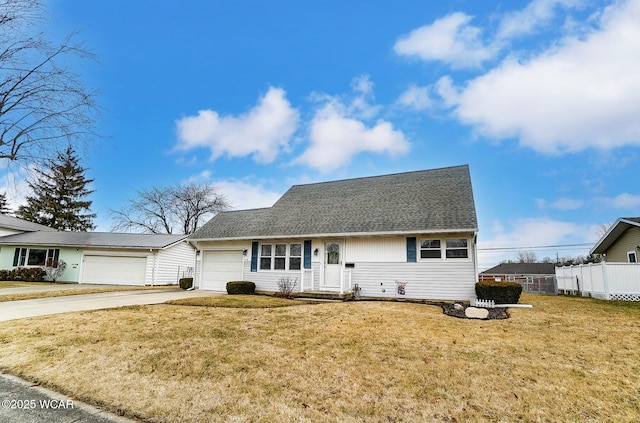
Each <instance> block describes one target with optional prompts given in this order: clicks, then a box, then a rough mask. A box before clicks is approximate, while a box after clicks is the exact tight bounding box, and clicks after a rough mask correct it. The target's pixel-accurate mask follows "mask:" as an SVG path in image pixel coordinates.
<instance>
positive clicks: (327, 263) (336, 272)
mask: <svg viewBox="0 0 640 423" xmlns="http://www.w3.org/2000/svg"><path fill="white" fill-rule="evenodd" d="M341 247H342V246H341V244H340V243H339V242H326V243H325V244H324V285H323V286H324V287H325V288H340V270H341V269H340V268H341V267H342V265H341V264H340V263H341V260H342V259H341V256H340V255H341V251H340V250H341Z"/></svg>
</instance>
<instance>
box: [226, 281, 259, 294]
mask: <svg viewBox="0 0 640 423" xmlns="http://www.w3.org/2000/svg"><path fill="white" fill-rule="evenodd" d="M255 291H256V284H255V283H253V282H246V281H234V282H227V294H229V295H238V294H245V295H250V294H253V293H255Z"/></svg>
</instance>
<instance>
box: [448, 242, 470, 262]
mask: <svg viewBox="0 0 640 423" xmlns="http://www.w3.org/2000/svg"><path fill="white" fill-rule="evenodd" d="M446 245H447V252H446V257H447V258H469V249H468V248H467V240H466V238H459V239H448V240H447V244H446Z"/></svg>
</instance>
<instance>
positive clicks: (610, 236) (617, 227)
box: [591, 217, 640, 263]
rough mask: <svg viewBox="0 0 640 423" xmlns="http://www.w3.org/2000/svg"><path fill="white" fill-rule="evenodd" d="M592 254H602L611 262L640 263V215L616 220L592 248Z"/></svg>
mask: <svg viewBox="0 0 640 423" xmlns="http://www.w3.org/2000/svg"><path fill="white" fill-rule="evenodd" d="M591 254H602V255H604V256H605V261H607V262H609V263H639V262H640V261H639V256H640V217H623V218H620V219H618V220H616V221H615V223H614V224H613V225H612V226H611V228H609V230H608V231H607V233H606V234H605V235H604V236H603V237H602V239H601V240H600V241H598V243H597V244H596V245H595V246H594V247H593V248H592V249H591Z"/></svg>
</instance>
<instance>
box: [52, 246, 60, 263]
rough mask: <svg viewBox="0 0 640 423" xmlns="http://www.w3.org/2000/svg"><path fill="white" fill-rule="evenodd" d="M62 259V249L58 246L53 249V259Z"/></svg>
mask: <svg viewBox="0 0 640 423" xmlns="http://www.w3.org/2000/svg"><path fill="white" fill-rule="evenodd" d="M59 260H60V249H59V248H56V249H55V250H53V261H55V262H57V261H59Z"/></svg>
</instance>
